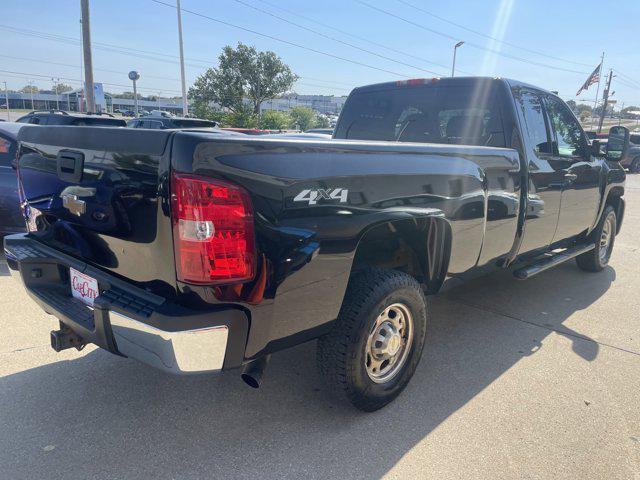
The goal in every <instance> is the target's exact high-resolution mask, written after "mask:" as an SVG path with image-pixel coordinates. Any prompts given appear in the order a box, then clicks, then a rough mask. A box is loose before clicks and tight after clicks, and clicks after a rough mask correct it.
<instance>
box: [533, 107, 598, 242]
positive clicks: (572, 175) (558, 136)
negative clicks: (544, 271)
mask: <svg viewBox="0 0 640 480" xmlns="http://www.w3.org/2000/svg"><path fill="white" fill-rule="evenodd" d="M545 106H546V110H547V114H548V116H549V120H550V123H551V128H552V136H551V138H552V141H553V151H552V152H553V154H552V157H551V158H552V162H553V164H554V165H555V168H556V169H557V171H558V172H560V173H561V174H562V203H561V206H560V216H559V219H558V227H557V228H556V234H555V236H554V238H553V241H554V242H557V241H560V240H564V239H567V238H570V237H573V236H575V235H578V234H579V233H581V232H584V231H585V230H587V229H589V228H590V227H591V226H592V225H593V223H594V222H595V219H596V216H597V212H598V207H599V204H600V177H601V174H602V160H601V159H599V158H597V157H593V156H592V155H591V152H590V148H589V143H588V141H587V137H586V135H585V134H584V131H583V130H582V127H581V126H580V123H579V122H578V120H577V119H576V117H575V116H574V115H573V113H572V112H571V110H570V109H569V107H567V105H566V104H565V103H564V102H563V101H562V100H560V99H559V98H558V97H556V96H554V95H550V94H545Z"/></svg>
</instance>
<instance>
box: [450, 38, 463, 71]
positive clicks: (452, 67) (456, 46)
mask: <svg viewBox="0 0 640 480" xmlns="http://www.w3.org/2000/svg"><path fill="white" fill-rule="evenodd" d="M462 45H464V41H463V40H461V41H459V42H458V43H456V44H455V45H454V47H453V65H451V76H452V77H454V76H455V73H456V52H457V51H458V47H461V46H462Z"/></svg>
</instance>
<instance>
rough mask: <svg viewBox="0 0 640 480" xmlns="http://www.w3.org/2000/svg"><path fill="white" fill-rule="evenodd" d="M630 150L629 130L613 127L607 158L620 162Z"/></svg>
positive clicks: (608, 143) (610, 131) (610, 130)
mask: <svg viewBox="0 0 640 480" xmlns="http://www.w3.org/2000/svg"><path fill="white" fill-rule="evenodd" d="M627 150H629V129H628V128H626V127H618V126H616V127H611V128H610V129H609V139H608V140H607V149H606V157H607V160H609V161H612V162H619V161H620V160H622V159H623V158H624V156H625V155H626V154H627Z"/></svg>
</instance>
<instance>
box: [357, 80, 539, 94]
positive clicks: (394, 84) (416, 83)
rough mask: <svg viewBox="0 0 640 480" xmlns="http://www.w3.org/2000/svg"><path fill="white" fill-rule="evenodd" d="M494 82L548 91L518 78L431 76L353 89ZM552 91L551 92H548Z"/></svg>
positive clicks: (364, 89) (359, 90)
mask: <svg viewBox="0 0 640 480" xmlns="http://www.w3.org/2000/svg"><path fill="white" fill-rule="evenodd" d="M494 82H505V83H508V84H509V85H510V86H512V87H514V86H519V87H528V88H534V89H536V90H541V91H544V92H548V91H547V90H545V89H544V88H540V87H536V86H535V85H530V84H527V83H524V82H520V81H518V80H512V79H508V78H502V77H433V78H411V79H408V80H396V81H393V82H383V83H374V84H371V85H364V86H362V87H356V88H354V89H353V91H352V93H354V92H363V91H367V90H384V89H386V88H397V87H415V86H421V85H436V84H437V85H476V84H481V83H494ZM548 93H552V92H548Z"/></svg>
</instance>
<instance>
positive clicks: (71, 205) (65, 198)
mask: <svg viewBox="0 0 640 480" xmlns="http://www.w3.org/2000/svg"><path fill="white" fill-rule="evenodd" d="M61 196H62V206H63V207H64V208H66V209H67V210H69V211H70V212H71V213H72V214H74V215H77V216H78V217H79V216H80V215H82V214H83V213H85V212H86V211H87V204H86V202H85V201H84V200H79V199H78V196H77V195H70V194H65V195H61Z"/></svg>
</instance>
